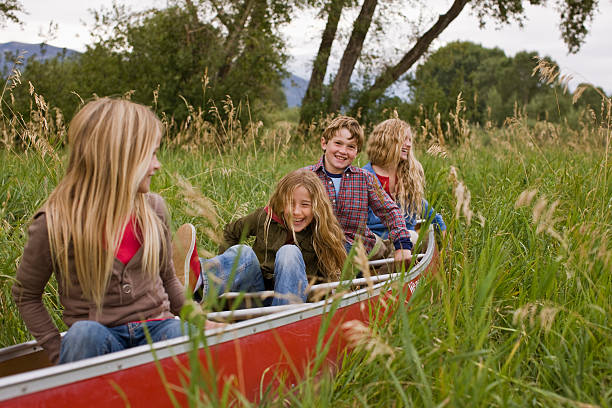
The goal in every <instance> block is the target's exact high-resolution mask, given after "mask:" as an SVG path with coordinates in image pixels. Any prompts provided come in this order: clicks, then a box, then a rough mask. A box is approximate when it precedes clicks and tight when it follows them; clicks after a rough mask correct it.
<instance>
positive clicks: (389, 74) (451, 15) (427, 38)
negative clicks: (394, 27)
mask: <svg viewBox="0 0 612 408" xmlns="http://www.w3.org/2000/svg"><path fill="white" fill-rule="evenodd" d="M468 2H469V0H455V1H454V2H453V4H452V5H451V7H450V8H449V9H448V11H447V12H446V14H441V15H440V17H439V18H438V21H436V23H435V24H434V25H433V26H432V27H431V28H430V29H429V30H427V32H425V34H423V35H422V36H421V37H420V38H419V39H418V40H417V42H416V44H415V45H414V47H412V49H411V50H410V51H408V52H407V53H406V55H404V57H403V58H402V59H401V61H400V62H399V63H398V64H397V65H395V66H393V67H388V68H387V69H385V71H384V72H383V73H382V74H381V75H380V76H379V77H378V78H377V79H376V81H374V85H372V86H371V87H370V88H369V89H368V90H366V91H364V92H363V93H362V95H361V97H360V98H359V100H358V101H357V103H356V104H355V105H353V108H352V111H353V112H356V111H357V110H358V109H359V108H363V109H367V108H368V107H369V106H370V104H371V103H372V102H374V101H376V100H377V99H378V98H379V97H381V96H382V95H383V93H384V92H385V90H386V89H387V88H388V87H389V86H390V85H391V84H392V83H393V82H395V81H397V80H398V79H399V77H400V76H402V75H403V74H404V73H406V71H408V70H409V69H410V68H411V67H412V66H413V65H414V64H415V63H416V62H417V60H418V59H419V58H421V56H422V55H423V54H424V53H425V52H426V51H427V49H428V48H429V46H430V45H431V42H432V41H433V40H434V39H436V38H437V37H438V36H439V35H440V33H441V32H442V31H444V29H446V27H447V26H448V25H449V24H450V23H451V22H452V21H453V20H454V19H455V18H457V16H458V15H459V14H460V13H461V11H462V10H463V8H464V7H465V5H466V4H467V3H468Z"/></svg>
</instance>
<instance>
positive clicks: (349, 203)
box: [304, 156, 412, 251]
mask: <svg viewBox="0 0 612 408" xmlns="http://www.w3.org/2000/svg"><path fill="white" fill-rule="evenodd" d="M323 157H324V156H321V159H320V160H319V162H318V163H316V164H313V165H310V166H306V167H305V168H304V169H306V170H310V171H313V172H315V173H316V174H317V175H318V176H319V179H321V181H322V182H323V185H324V186H325V189H326V190H327V195H328V196H329V199H330V200H331V202H332V207H333V209H334V214H336V217H337V218H338V222H339V223H340V226H341V227H342V229H343V230H344V235H345V236H346V240H347V242H348V243H349V244H351V245H352V244H353V242H354V241H355V239H356V238H357V237H358V236H360V237H361V239H362V240H363V245H364V247H365V248H366V250H367V251H371V250H372V248H373V247H374V244H375V243H376V236H375V235H374V233H373V232H372V231H370V229H369V228H368V227H367V221H368V207H369V208H371V209H372V211H374V214H376V215H377V216H378V217H379V218H380V219H381V220H382V221H383V223H384V224H385V225H386V226H387V228H388V230H389V239H390V240H391V241H392V242H393V245H394V246H395V249H412V243H411V242H410V236H409V235H408V230H407V229H406V223H405V221H404V217H403V216H402V212H401V211H400V209H399V207H398V206H397V204H396V203H395V202H394V201H393V200H392V199H391V197H389V195H387V193H385V192H384V191H383V190H382V189H381V188H380V185H379V184H378V181H377V180H376V179H375V178H374V176H373V175H372V174H371V173H370V172H368V171H366V170H364V169H360V168H358V167H354V166H349V167H347V168H346V170H345V171H344V173H343V174H342V180H341V182H340V191H339V192H338V194H337V196H336V191H335V189H334V183H333V181H332V180H331V177H329V176H328V175H327V173H326V172H325V167H324V165H323Z"/></svg>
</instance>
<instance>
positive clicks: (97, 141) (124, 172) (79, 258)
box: [12, 98, 184, 363]
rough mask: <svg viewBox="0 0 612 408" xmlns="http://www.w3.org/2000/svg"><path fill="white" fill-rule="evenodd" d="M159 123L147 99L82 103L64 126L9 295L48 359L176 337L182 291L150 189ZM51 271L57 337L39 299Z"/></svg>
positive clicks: (158, 202) (159, 203)
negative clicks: (53, 179) (62, 161)
mask: <svg viewBox="0 0 612 408" xmlns="http://www.w3.org/2000/svg"><path fill="white" fill-rule="evenodd" d="M162 131H163V129H162V124H161V122H160V121H159V119H158V118H157V117H156V116H155V114H154V113H153V112H152V111H151V110H150V109H148V108H146V107H145V106H142V105H139V104H136V103H133V102H129V101H125V100H116V99H109V98H102V99H98V100H95V101H92V102H89V103H87V104H86V105H85V106H84V107H83V108H82V109H81V110H80V111H79V112H78V113H77V114H76V115H75V117H74V119H73V120H72V121H71V123H70V127H69V130H68V144H69V146H70V159H69V162H68V167H67V169H66V174H65V176H64V177H63V178H62V180H61V181H60V182H59V184H58V185H57V187H56V188H55V189H54V190H53V192H52V193H51V195H50V196H49V198H48V200H47V201H46V203H45V204H44V205H43V207H42V208H41V209H40V210H39V211H38V212H37V213H36V214H35V215H34V217H33V220H32V223H31V225H30V228H29V230H28V234H29V238H28V241H27V244H26V246H25V248H24V252H23V257H22V259H21V263H20V265H19V268H18V270H17V276H16V283H15V284H14V286H13V288H12V293H13V297H14V299H15V302H16V304H17V306H18V308H19V311H20V313H21V315H22V317H23V320H24V321H25V323H26V326H27V327H28V329H29V330H30V332H31V333H32V335H33V336H34V337H35V338H36V340H38V342H39V344H40V345H41V346H42V347H43V348H44V349H45V350H46V351H47V354H48V356H49V359H50V361H51V362H53V363H57V362H58V361H59V363H66V362H70V361H76V360H80V359H83V358H88V357H93V356H97V355H101V354H106V353H110V352H114V351H119V350H123V349H125V348H129V347H132V346H137V345H140V344H146V342H147V340H146V337H145V334H144V328H143V326H144V325H146V327H147V329H148V331H149V332H150V334H151V337H152V339H153V341H157V340H162V339H167V338H172V337H177V336H180V335H181V333H182V330H183V329H184V327H183V323H181V321H180V320H176V319H174V316H175V315H178V314H179V312H180V310H181V307H182V306H183V302H184V294H183V289H182V286H181V284H180V283H179V281H178V280H177V279H176V277H175V274H174V267H173V265H172V261H171V259H172V258H171V254H170V253H169V251H170V230H169V227H168V215H167V210H166V206H165V203H164V200H163V199H162V198H161V197H160V196H159V195H157V194H153V193H150V192H149V186H150V183H151V177H152V176H153V175H154V174H155V172H156V171H157V170H159V168H160V166H161V165H160V163H159V161H158V160H157V149H158V148H159V143H160V140H161V135H162ZM52 273H55V275H56V278H57V282H58V290H59V295H60V301H61V304H62V306H63V308H64V311H63V320H64V322H65V323H66V325H68V327H69V329H68V332H67V333H66V335H65V336H64V338H63V339H62V338H60V333H59V331H58V329H57V327H56V326H55V324H54V323H53V321H52V319H51V317H50V316H49V313H48V312H47V310H46V309H45V307H44V305H43V302H42V294H43V291H44V289H45V285H46V284H47V282H48V281H49V278H50V277H51V274H52Z"/></svg>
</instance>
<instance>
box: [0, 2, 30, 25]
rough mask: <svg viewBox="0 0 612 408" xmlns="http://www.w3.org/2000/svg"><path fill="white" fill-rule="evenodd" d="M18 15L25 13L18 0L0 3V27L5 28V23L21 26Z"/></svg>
mask: <svg viewBox="0 0 612 408" xmlns="http://www.w3.org/2000/svg"><path fill="white" fill-rule="evenodd" d="M18 13H25V10H24V9H23V5H22V4H21V2H20V1H19V0H4V1H0V27H5V26H6V22H7V21H12V22H13V23H18V24H21V20H20V19H19V15H18Z"/></svg>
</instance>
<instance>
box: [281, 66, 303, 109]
mask: <svg viewBox="0 0 612 408" xmlns="http://www.w3.org/2000/svg"><path fill="white" fill-rule="evenodd" d="M307 87H308V81H307V80H305V79H304V78H301V77H299V76H297V75H293V74H291V75H290V76H289V77H288V78H285V79H283V89H284V90H285V97H286V98H287V105H289V107H290V108H293V107H294V106H301V105H302V99H304V95H305V94H306V88H307Z"/></svg>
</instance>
